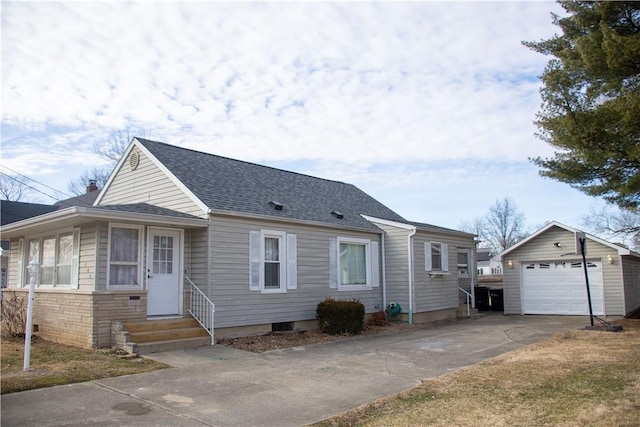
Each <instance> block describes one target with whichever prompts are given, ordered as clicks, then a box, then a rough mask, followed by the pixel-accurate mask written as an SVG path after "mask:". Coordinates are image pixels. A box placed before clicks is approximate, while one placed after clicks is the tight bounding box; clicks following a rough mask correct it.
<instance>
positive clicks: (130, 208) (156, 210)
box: [93, 203, 202, 220]
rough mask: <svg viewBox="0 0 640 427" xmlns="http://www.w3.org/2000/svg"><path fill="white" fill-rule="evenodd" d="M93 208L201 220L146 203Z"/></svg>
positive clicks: (95, 207)
mask: <svg viewBox="0 0 640 427" xmlns="http://www.w3.org/2000/svg"><path fill="white" fill-rule="evenodd" d="M93 208H94V209H103V210H110V211H118V212H128V213H139V214H149V215H161V216H172V217H175V218H188V219H200V220H201V219H202V218H200V217H197V216H195V215H189V214H186V213H183V212H178V211H174V210H171V209H166V208H161V207H159V206H153V205H150V204H148V203H131V204H127V205H103V206H94V207H93Z"/></svg>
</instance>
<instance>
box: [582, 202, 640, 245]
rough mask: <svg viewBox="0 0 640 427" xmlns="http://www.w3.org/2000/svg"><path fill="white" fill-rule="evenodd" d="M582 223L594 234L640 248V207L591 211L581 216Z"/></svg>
mask: <svg viewBox="0 0 640 427" xmlns="http://www.w3.org/2000/svg"><path fill="white" fill-rule="evenodd" d="M582 222H583V225H584V226H585V227H586V228H588V229H590V230H592V231H593V232H594V233H595V234H602V235H605V236H606V237H607V238H619V239H622V243H624V244H626V245H628V246H631V247H632V248H633V249H640V209H638V208H632V209H621V210H620V211H619V212H612V211H611V210H610V209H608V208H602V209H601V210H599V211H593V212H591V214H589V216H587V217H585V218H583V221H582Z"/></svg>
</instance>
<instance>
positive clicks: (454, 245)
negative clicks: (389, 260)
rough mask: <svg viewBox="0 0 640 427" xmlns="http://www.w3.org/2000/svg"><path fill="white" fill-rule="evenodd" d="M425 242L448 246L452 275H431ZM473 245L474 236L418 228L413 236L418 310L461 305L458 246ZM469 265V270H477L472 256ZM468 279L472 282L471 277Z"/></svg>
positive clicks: (415, 294)
mask: <svg viewBox="0 0 640 427" xmlns="http://www.w3.org/2000/svg"><path fill="white" fill-rule="evenodd" d="M425 242H441V243H446V244H447V245H448V257H449V263H448V265H449V271H448V273H449V274H442V275H436V276H432V275H430V274H429V272H427V271H425V253H424V243H425ZM473 247H474V243H473V239H472V238H469V239H465V238H464V237H458V236H456V235H453V234H451V235H450V234H444V233H431V232H426V231H422V230H418V232H417V233H416V235H415V236H414V238H413V251H414V256H413V258H414V261H415V262H414V266H413V267H414V304H415V313H421V312H426V311H436V310H444V309H450V308H457V307H458V306H459V305H460V299H459V295H458V286H459V281H458V280H459V279H458V267H457V265H458V263H457V259H458V258H457V249H458V248H460V249H472V248H473ZM472 258H473V257H472ZM469 267H470V268H469V270H470V271H473V269H475V267H474V266H473V259H472V264H471V265H470V266H469ZM467 280H468V281H470V279H467Z"/></svg>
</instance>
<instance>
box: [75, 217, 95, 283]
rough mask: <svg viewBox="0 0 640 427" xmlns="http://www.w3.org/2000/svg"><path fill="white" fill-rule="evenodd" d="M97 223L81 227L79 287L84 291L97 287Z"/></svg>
mask: <svg viewBox="0 0 640 427" xmlns="http://www.w3.org/2000/svg"><path fill="white" fill-rule="evenodd" d="M97 238H98V229H97V223H92V224H88V225H83V226H82V227H81V228H80V259H79V260H78V267H79V269H78V288H79V289H80V290H83V291H93V290H95V289H96V274H95V271H96V240H97Z"/></svg>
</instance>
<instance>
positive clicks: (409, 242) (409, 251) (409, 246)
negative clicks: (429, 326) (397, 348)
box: [407, 227, 417, 325]
mask: <svg viewBox="0 0 640 427" xmlns="http://www.w3.org/2000/svg"><path fill="white" fill-rule="evenodd" d="M416 232H417V229H416V228H415V227H413V228H412V229H411V233H409V235H408V236H407V255H408V258H409V259H408V261H407V263H408V268H409V271H408V273H409V324H410V325H413V243H412V238H413V236H415V235H416Z"/></svg>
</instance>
